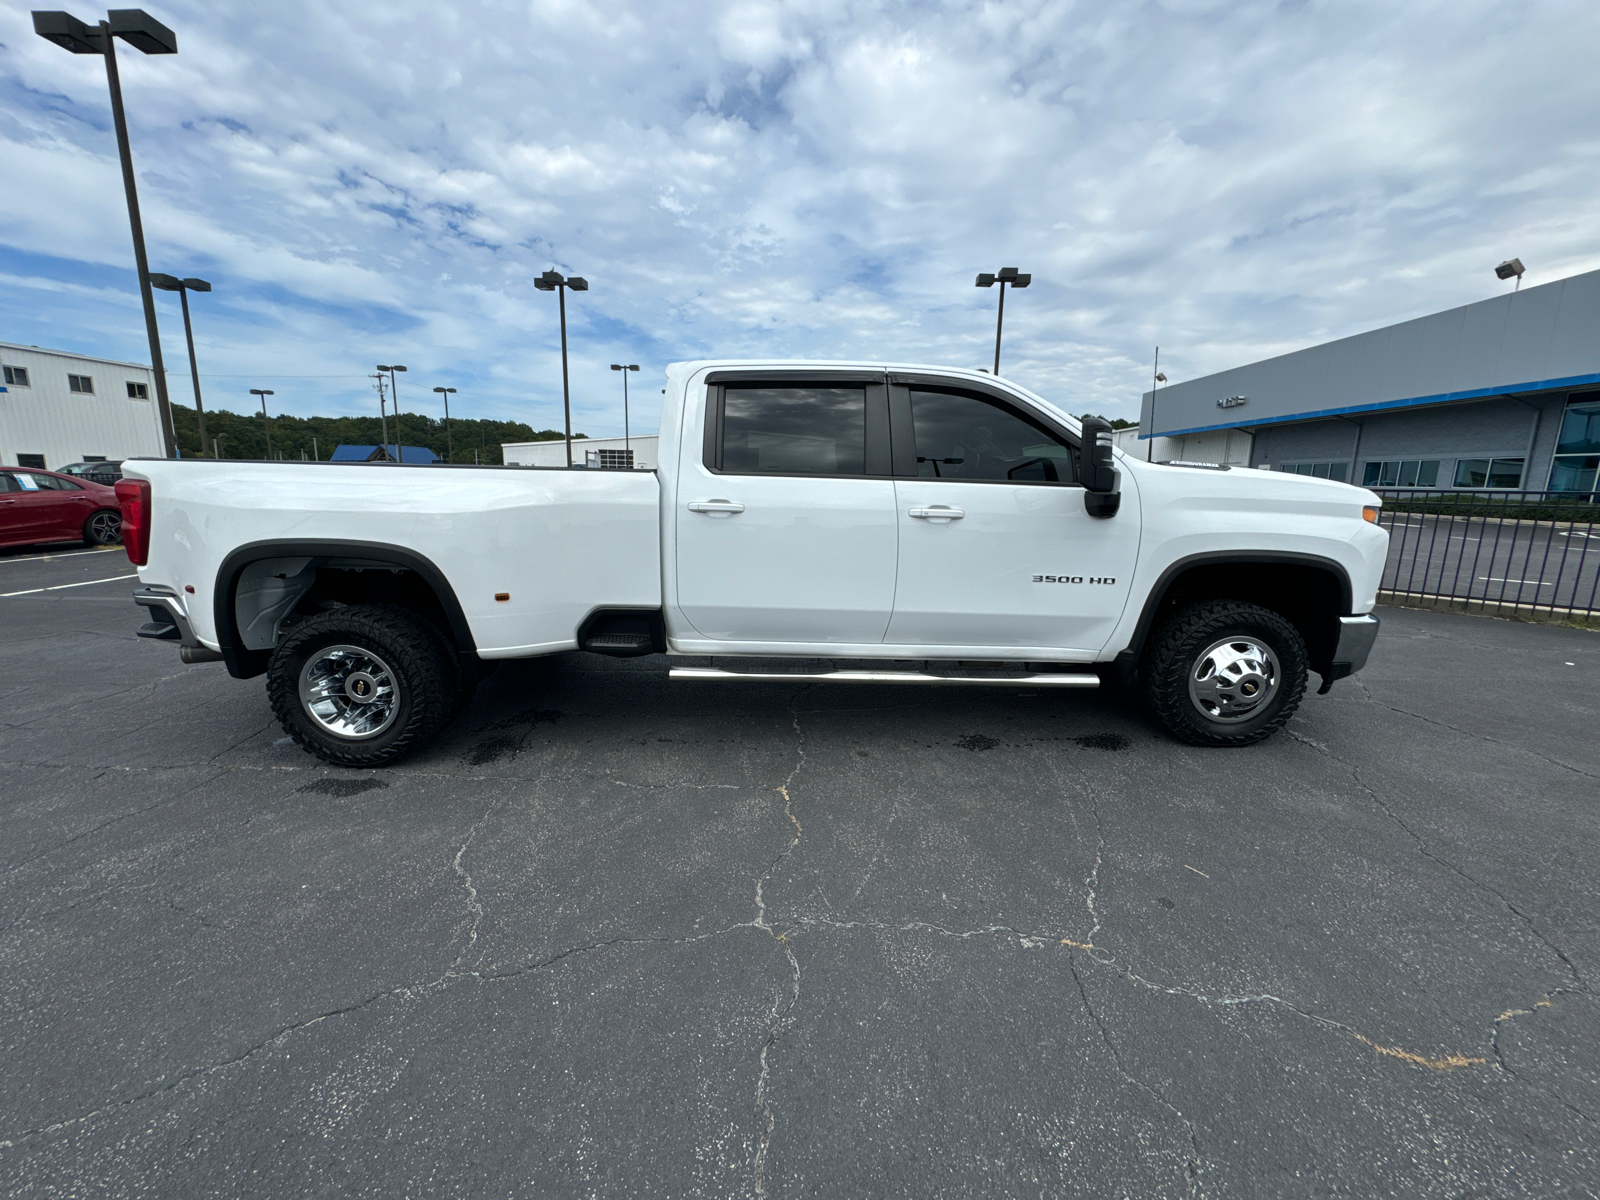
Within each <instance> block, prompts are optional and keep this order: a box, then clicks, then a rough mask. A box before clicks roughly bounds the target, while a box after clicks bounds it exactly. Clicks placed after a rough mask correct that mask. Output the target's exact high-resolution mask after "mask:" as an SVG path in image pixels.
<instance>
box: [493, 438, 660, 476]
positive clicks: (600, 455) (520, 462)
mask: <svg viewBox="0 0 1600 1200" xmlns="http://www.w3.org/2000/svg"><path fill="white" fill-rule="evenodd" d="M660 441H661V438H660V435H659V434H654V433H651V434H646V435H645V436H643V437H636V438H628V439H627V440H626V441H624V439H622V438H578V439H575V440H574V441H573V443H572V465H573V466H575V467H584V466H587V467H599V468H602V469H605V470H628V469H629V468H632V469H633V470H636V471H653V470H655V468H656V446H657V444H658V443H659V442H660ZM500 455H501V461H502V462H504V463H505V464H506V466H508V467H564V466H566V465H567V443H566V441H565V440H562V441H554V442H502V443H501V444H500Z"/></svg>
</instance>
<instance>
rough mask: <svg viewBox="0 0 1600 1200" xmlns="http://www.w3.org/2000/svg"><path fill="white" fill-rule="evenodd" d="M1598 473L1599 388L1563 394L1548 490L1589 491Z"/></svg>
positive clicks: (1599, 432)
mask: <svg viewBox="0 0 1600 1200" xmlns="http://www.w3.org/2000/svg"><path fill="white" fill-rule="evenodd" d="M1597 474H1600V392H1577V393H1574V394H1573V395H1571V396H1568V397H1567V411H1566V412H1565V413H1564V414H1563V416H1562V419H1561V433H1560V435H1559V436H1558V437H1557V438H1556V455H1555V460H1554V461H1553V462H1552V463H1551V464H1550V490H1551V491H1552V492H1592V491H1594V490H1596V482H1597V481H1596V475H1597Z"/></svg>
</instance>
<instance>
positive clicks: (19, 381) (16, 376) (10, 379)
mask: <svg viewBox="0 0 1600 1200" xmlns="http://www.w3.org/2000/svg"><path fill="white" fill-rule="evenodd" d="M6 386H7V387H27V386H28V368H27V367H7V368H6Z"/></svg>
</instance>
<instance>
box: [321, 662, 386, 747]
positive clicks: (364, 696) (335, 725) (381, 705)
mask: <svg viewBox="0 0 1600 1200" xmlns="http://www.w3.org/2000/svg"><path fill="white" fill-rule="evenodd" d="M300 704H301V706H302V707H303V708H304V709H305V710H306V712H307V713H308V714H310V716H311V719H312V720H313V721H315V722H316V723H317V724H318V725H320V726H321V727H322V728H323V729H326V730H327V731H328V732H329V733H331V734H333V735H334V736H335V737H341V738H348V739H350V740H352V741H358V740H361V739H364V738H372V737H377V736H378V735H379V734H380V733H382V732H383V731H384V730H385V729H387V728H389V726H390V725H392V724H394V719H395V716H396V714H397V713H398V712H399V711H400V682H399V679H398V678H397V677H396V675H395V673H394V672H393V671H392V670H390V669H389V664H388V663H386V662H384V661H383V659H381V658H379V657H378V656H377V655H376V654H374V653H373V652H372V651H370V650H363V649H362V648H361V647H359V646H328V647H325V648H324V649H321V650H318V651H316V652H315V653H313V654H312V656H311V657H310V658H309V659H307V660H306V665H305V666H304V667H303V668H302V669H301V671H300Z"/></svg>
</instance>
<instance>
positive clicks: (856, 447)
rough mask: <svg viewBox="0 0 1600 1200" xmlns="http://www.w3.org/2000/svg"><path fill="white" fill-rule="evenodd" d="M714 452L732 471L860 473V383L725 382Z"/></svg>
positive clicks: (863, 436)
mask: <svg viewBox="0 0 1600 1200" xmlns="http://www.w3.org/2000/svg"><path fill="white" fill-rule="evenodd" d="M720 451H721V455H720V458H721V468H722V470H723V471H726V472H730V473H732V474H736V475H864V474H866V459H867V391H866V388H865V387H862V386H856V387H739V386H737V385H735V384H729V385H728V386H727V387H726V388H725V389H724V390H723V398H722V444H721V446H720Z"/></svg>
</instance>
